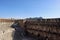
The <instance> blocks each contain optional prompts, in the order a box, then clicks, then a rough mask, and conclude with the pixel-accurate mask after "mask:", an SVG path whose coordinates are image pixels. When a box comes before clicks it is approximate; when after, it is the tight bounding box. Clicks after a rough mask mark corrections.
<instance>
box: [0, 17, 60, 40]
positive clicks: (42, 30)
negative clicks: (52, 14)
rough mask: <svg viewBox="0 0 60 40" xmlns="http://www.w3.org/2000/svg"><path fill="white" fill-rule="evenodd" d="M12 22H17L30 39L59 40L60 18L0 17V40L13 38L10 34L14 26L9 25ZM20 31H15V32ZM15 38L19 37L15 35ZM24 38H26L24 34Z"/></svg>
mask: <svg viewBox="0 0 60 40" xmlns="http://www.w3.org/2000/svg"><path fill="white" fill-rule="evenodd" d="M14 23H15V24H16V23H19V27H21V28H23V30H24V32H25V33H26V34H27V35H29V36H30V38H29V39H30V40H60V18H51V19H38V20H26V19H20V20H12V19H0V40H14V39H13V36H12V34H13V32H14V31H15V28H12V27H11V26H12V25H13V24H14ZM20 33H21V32H17V34H20ZM17 38H21V37H20V36H19V37H18V36H17ZM25 38H26V39H25ZM31 38H32V39H31ZM33 38H36V39H33ZM24 39H25V40H27V39H28V38H27V36H26V35H25V36H24ZM24 39H23V40H24ZM29 39H28V40H29ZM16 40H17V39H16ZM19 40H20V39H19Z"/></svg>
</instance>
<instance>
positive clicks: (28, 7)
mask: <svg viewBox="0 0 60 40" xmlns="http://www.w3.org/2000/svg"><path fill="white" fill-rule="evenodd" d="M28 17H43V18H60V0H0V18H28Z"/></svg>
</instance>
